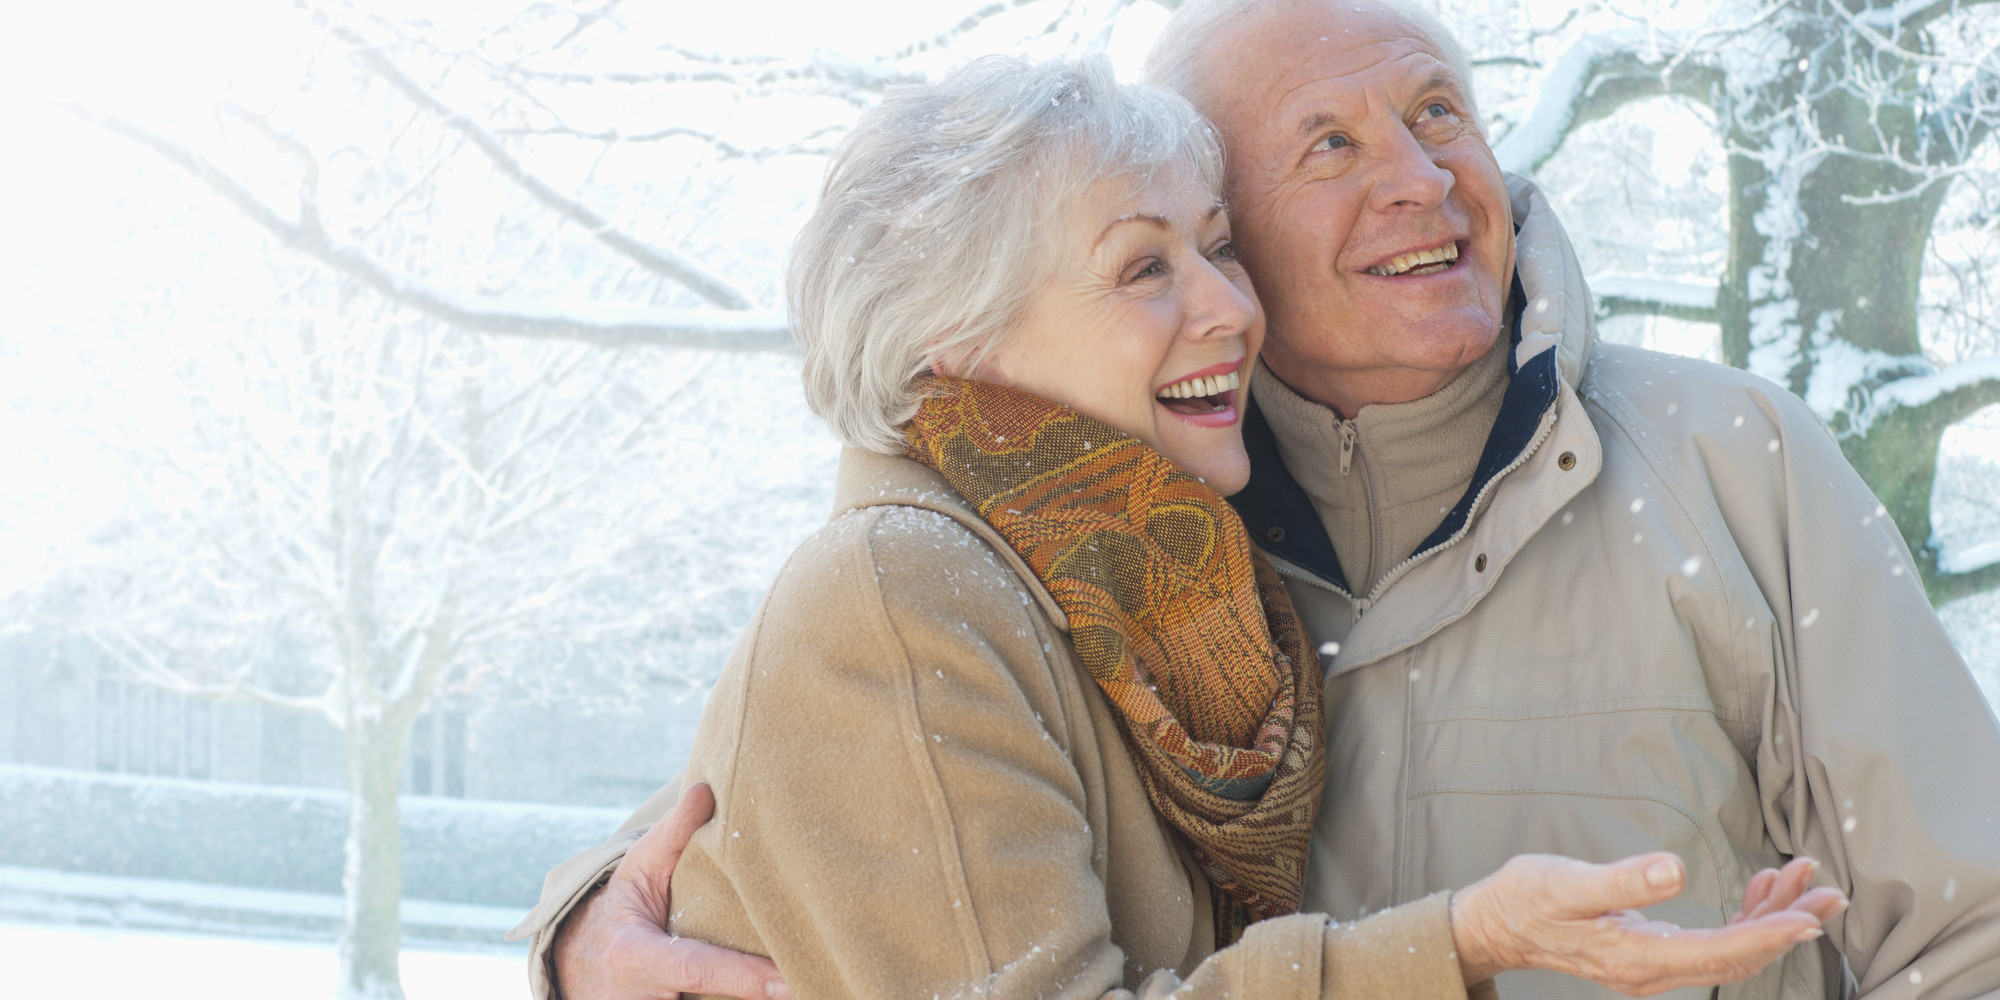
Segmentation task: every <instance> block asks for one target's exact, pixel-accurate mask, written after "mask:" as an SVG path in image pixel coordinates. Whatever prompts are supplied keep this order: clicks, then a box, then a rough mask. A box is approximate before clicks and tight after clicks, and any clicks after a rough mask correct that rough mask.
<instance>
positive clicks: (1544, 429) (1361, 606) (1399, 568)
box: [1271, 407, 1556, 621]
mask: <svg viewBox="0 0 2000 1000" xmlns="http://www.w3.org/2000/svg"><path fill="white" fill-rule="evenodd" d="M1555 427H1556V414H1555V408H1554V407H1550V409H1549V413H1548V415H1547V416H1544V417H1543V418H1542V425H1541V427H1540V428H1539V429H1537V430H1536V431H1535V436H1534V438H1532V439H1531V440H1529V442H1528V445H1527V447H1525V448H1522V449H1521V453H1520V454H1519V455H1516V456H1514V460H1513V461H1512V462H1509V463H1507V466H1506V467H1505V468H1503V469H1501V470H1500V471H1499V472H1496V473H1494V474H1493V477H1492V478H1490V479H1488V480H1486V485H1484V486H1481V487H1480V488H1479V492H1478V493H1476V494H1474V495H1473V497H1472V507H1471V509H1469V510H1467V511H1466V513H1465V525H1464V526H1463V527H1461V528H1459V529H1458V533H1457V534H1454V535H1452V536H1451V537H1450V538H1447V539H1445V540H1444V541H1442V542H1439V543H1437V544H1436V545H1434V546H1432V547H1431V548H1428V549H1425V550H1424V551H1422V552H1419V553H1417V554H1415V555H1413V556H1411V557H1410V558H1408V559H1405V560H1403V561H1402V562H1401V563H1399V564H1397V565H1396V567H1395V568H1394V569H1391V570H1390V571H1389V572H1388V573H1387V574H1385V575H1384V576H1383V577H1382V579H1380V580H1378V581H1376V582H1375V588H1374V589H1373V590H1371V591H1369V592H1368V596H1367V597H1356V596H1354V595H1353V594H1352V593H1350V592H1349V591H1348V590H1347V589H1346V588H1345V587H1340V586H1336V585H1335V584H1333V583H1331V582H1329V581H1328V580H1326V579H1325V578H1324V577H1321V576H1320V575H1319V574H1317V573H1312V572H1308V571H1305V570H1299V569H1293V568H1292V567H1291V566H1290V565H1289V564H1287V565H1282V566H1281V565H1276V564H1273V565H1272V567H1271V568H1272V569H1274V570H1277V572H1278V575H1279V576H1282V577H1284V578H1286V579H1288V580H1297V581H1299V582H1300V583H1305V584H1310V585H1312V586H1314V587H1318V588H1319V589H1321V590H1324V591H1328V592H1330V593H1334V594H1339V595H1340V596H1341V597H1342V598H1345V599H1346V601H1347V603H1348V604H1349V605H1350V606H1351V607H1353V608H1354V620H1355V621H1360V620H1361V616H1363V615H1365V614H1367V613H1368V609H1369V608H1372V607H1374V606H1375V601H1376V600H1377V599H1379V598H1380V597H1381V596H1382V591H1384V590H1386V589H1388V587H1389V584H1390V583H1392V582H1394V581H1395V579H1396V578H1397V577H1399V576H1401V575H1403V571H1404V570H1407V569H1409V568H1410V567H1411V566H1414V565H1416V564H1417V563H1419V562H1422V561H1423V560H1425V559H1428V558H1430V557H1431V556H1433V555H1435V554H1437V553H1439V552H1443V551H1444V550H1446V549H1448V548H1451V547H1452V546H1453V545H1456V544H1458V541H1459V539H1462V538H1464V537H1465V536H1466V535H1467V534H1469V533H1471V531H1472V521H1473V519H1474V518H1475V517H1477V516H1478V514H1479V508H1480V507H1481V506H1483V505H1484V504H1485V503H1486V496H1487V494H1489V493H1491V492H1493V485H1494V484H1495V483H1498V482H1499V481H1500V480H1502V479H1505V478H1507V475H1508V474H1509V473H1511V472H1513V471H1514V470H1515V469H1518V468H1520V467H1521V466H1522V465H1524V464H1526V463H1527V461H1528V459H1529V458H1530V457H1532V456H1533V455H1534V454H1535V452H1537V451H1540V450H1541V447H1542V444H1543V442H1546V441H1547V440H1548V439H1549V435H1550V434H1551V433H1553V432H1554V431H1555ZM1349 433H1350V432H1349V431H1348V429H1347V427H1346V425H1345V423H1343V425H1342V429H1341V439H1340V451H1341V454H1340V464H1341V469H1340V471H1341V474H1342V475H1345V474H1346V473H1347V459H1348V456H1349V454H1350V453H1351V452H1352V449H1353V444H1352V441H1351V439H1350V438H1349V437H1348V434H1349ZM1363 486H1364V487H1366V486H1367V481H1366V478H1365V477H1364V479H1363ZM1367 495H1368V510H1369V514H1370V516H1371V517H1372V516H1373V515H1374V510H1375V494H1374V491H1373V489H1372V488H1371V489H1367ZM1370 534H1371V535H1372V534H1373V532H1370Z"/></svg>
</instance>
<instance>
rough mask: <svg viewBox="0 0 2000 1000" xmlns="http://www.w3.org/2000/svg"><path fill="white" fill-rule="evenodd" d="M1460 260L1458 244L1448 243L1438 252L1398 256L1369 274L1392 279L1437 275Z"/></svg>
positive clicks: (1370, 269)
mask: <svg viewBox="0 0 2000 1000" xmlns="http://www.w3.org/2000/svg"><path fill="white" fill-rule="evenodd" d="M1457 259H1458V244H1456V243H1447V244H1445V245H1444V246H1441V247H1438V248H1437V249H1436V250H1419V251H1417V252H1416V253H1406V254H1397V255H1396V258H1395V259H1394V260H1391V261H1390V262H1389V263H1387V264H1383V265H1381V266H1380V267H1371V268H1369V269H1368V273H1369V274H1375V275H1381V276H1382V277H1385V278H1386V277H1390V276H1392V275H1398V274H1409V273H1411V272H1413V271H1414V272H1415V273H1418V274H1436V273H1437V272H1439V271H1442V270H1444V269H1445V268H1448V267H1450V266H1451V265H1452V262H1453V261H1456V260H1457Z"/></svg>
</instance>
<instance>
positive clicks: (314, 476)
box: [77, 282, 693, 997]
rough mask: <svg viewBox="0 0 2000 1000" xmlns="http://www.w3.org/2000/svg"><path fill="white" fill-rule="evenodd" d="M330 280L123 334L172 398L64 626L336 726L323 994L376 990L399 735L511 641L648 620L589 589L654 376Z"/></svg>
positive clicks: (628, 497)
mask: <svg viewBox="0 0 2000 1000" xmlns="http://www.w3.org/2000/svg"><path fill="white" fill-rule="evenodd" d="M327 285H328V283H326V282H318V283H309V284H308V285H306V286H305V287H301V288H300V289H298V290H297V291H296V292H295V293H294V296H293V308H291V309H288V310H286V311H287V312H289V313H292V314H293V315H291V316H287V317H284V318H283V319H280V320H276V321H272V322H265V323H253V324H249V325H248V327H249V328H248V329H246V330H244V331H241V332H239V333H237V334H235V335H234V336H233V337H231V338H230V342H229V347H230V348H232V349H231V350H228V351H217V350H215V349H214V345H207V346H205V347H204V349H202V350H201V351H199V352H198V353H187V352H179V351H177V350H175V349H172V348H169V347H166V346H161V345H151V346H149V345H147V344H143V343H135V344H133V345H132V350H134V351H135V352H139V353H141V354H144V355H145V356H147V357H148V359H149V360H151V361H153V362H156V363H157V364H159V365H160V367H161V368H162V369H163V370H165V371H168V372H171V373H173V374H172V375H171V376H170V377H171V378H172V379H173V381H174V383H175V385H174V387H173V393H172V394H173V395H174V396H175V397H177V398H178V399H180V400H181V401H182V404H183V406H184V407H185V409H184V410H180V411H179V412H160V411H149V412H148V413H147V414H146V415H145V418H144V420H143V422H133V423H130V424H127V425H126V426H125V427H124V428H123V431H122V433H121V434H119V435H118V436H117V437H115V438H113V439H112V443H113V444H114V445H115V446H116V447H118V448H119V449H121V451H122V452H123V453H124V455H125V456H126V459H127V465H128V467H129V468H131V469H132V470H134V473H135V477H136V478H138V479H139V480H140V481H141V482H142V483H143V484H144V485H143V488H142V489H140V490H139V491H137V497H138V502H137V504H136V508H135V509H134V511H133V512H132V514H131V515H130V516H129V517H128V518H126V519H124V520H123V521H122V522H121V526H120V527H119V528H118V529H117V530H116V531H115V532H112V533H110V534H108V535H107V537H105V538H104V539H103V545H102V546H101V547H100V550H99V555H98V558H97V563H98V567H97V572H96V573H95V574H93V575H92V576H91V579H93V581H94V582H95V584H96V585H97V587H98V588H99V599H98V600H97V601H94V602H92V604H94V606H93V607H89V608H87V609H85V612H84V613H83V614H81V615H79V616H78V618H77V625H78V627H79V628H80V629H81V630H82V631H83V632H85V633H86V634H87V635H89V636H91V637H92V638H93V639H95V640H96V641H97V642H98V643H99V645H101V646H102V647H103V648H104V649H106V650H107V651H109V652H110V653H112V654H113V655H114V656H116V657H117V658H118V659H119V660H120V661H122V662H123V663H124V664H125V665H126V666H127V667H129V669H130V670H131V672H132V673H133V674H134V675H135V676H136V677H138V678H140V679H142V680H145V681H148V682H150V683H153V684H156V685H159V686H161V687H163V688H167V689H169V690H173V691H178V692H182V693H187V694H195V695H206V696H211V697H216V698H222V699H229V700H238V701H247V702H255V703H261V704H266V705H273V706H278V707H281V708H286V709H291V710H296V711H300V712H306V713H311V714H314V715H318V716H321V717H323V718H325V719H326V720H327V721H329V722H331V723H332V724H333V725H334V726H335V727H336V728H337V729H338V730H340V731H341V732H342V733H343V735H344V740H345V748H346V749H345V760H346V779H347V787H348V791H349V794H350V801H351V803H352V805H351V808H350V812H349V820H348V836H347V859H346V870H345V871H346V873H345V877H344V880H343V881H344V884H345V886H346V896H347V911H346V919H345V921H344V923H343V928H342V937H341V942H340V957H341V977H342V992H343V995H346V996H353V997H390V996H400V995H401V989H400V986H399V984H398V976H397V952H398V948H399V945H400V939H401V926H400V920H399V917H398V906H399V900H400V896H401V891H400V887H401V875H400V872H401V869H400V848H399V835H398V805H397V794H398V792H399V790H400V782H401V770H402V764H403V751H404V746H405V743H406V742H407V738H408V736H409V733H410V730H411V727H412V725H413V723H414V722H415V721H416V719H417V718H418V716H419V715H420V714H422V712H423V711H424V708H425V707H426V705H427V704H428V703H429V702H430V700H431V699H432V697H433V696H434V695H435V694H437V693H439V692H440V691H442V690H444V689H446V688H447V687H452V686H457V687H459V688H465V687H467V686H470V685H472V684H476V683H478V682H480V681H485V682H491V681H492V680H493V679H494V677H493V676H492V675H494V674H495V673H496V672H505V671H509V670H532V669H534V668H535V665H534V664H531V663H523V662H521V660H522V659H523V657H522V656H521V655H519V652H518V647H521V646H522V645H524V644H527V643H530V642H535V643H538V644H539V646H540V647H542V648H545V647H546V645H547V644H548V642H549V641H550V640H551V639H554V640H556V641H563V640H569V641H592V640H601V639H603V638H604V637H606V636H617V635H621V634H629V633H632V632H634V631H635V630H638V629H641V628H643V627H644V625H645V623H646V621H647V620H648V615H647V613H646V611H645V605H644V603H642V602H639V601H622V602H621V601H607V600H604V599H603V593H604V591H605V589H606V588H605V587H604V585H603V584H604V581H605V578H607V577H611V576H614V575H615V574H617V573H618V572H619V569H620V564H621V560H623V559H625V558H627V557H628V556H629V554H630V553H631V552H632V550H633V548H634V546H636V545H639V544H641V543H643V542H645V541H647V540H648V539H649V538H650V537H651V536H652V529H653V528H654V527H655V526H656V525H657V524H658V523H660V521H661V516H662V508H663V507H667V506H670V505H669V504H665V503H663V502H662V501H661V499H660V498H659V497H658V496H657V495H656V494H655V493H653V492H652V491H649V490H646V489H644V488H638V487H635V486H634V480H635V479H636V480H639V481H643V480H644V479H645V478H647V476H648V475H657V474H658V473H659V471H660V469H661V464H662V463H661V461H660V460H661V458H662V449H661V446H660V440H661V435H660V418H661V417H662V415H663V413H664V412H665V410H666V408H667V404H666V403H665V402H664V400H665V399H668V398H671V395H672V394H671V392H670V391H668V390H670V389H671V388H672V387H671V386H660V387H658V390H659V391H657V392H655V391H641V390H640V389H639V388H637V387H635V385H634V383H633V381H632V379H631V378H630V377H629V376H630V373H631V371H632V369H633V366H632V365H631V364H629V363H628V362H629V359H627V358H625V357H624V356H622V355H621V354H620V353H617V352H608V351H603V350H600V349H595V348H591V347H587V346H581V345H574V344H563V343H559V342H529V341H515V342H503V343H490V342H486V341H483V340H481V339H480V338H479V337H477V336H476V335H471V334H466V333H459V332H454V331H451V330H448V329H445V328H442V327H440V326H439V325H438V324H436V323H434V322H432V321H429V320H427V319H423V318H417V319H414V320H412V319H399V318H397V317H395V316H393V315H388V316H385V315H383V314H382V310H381V309H380V308H371V303H370V302H369V301H368V300H367V297H366V296H365V295H364V294H363V293H361V292H360V290H359V289H357V288H354V287H353V286H351V285H349V286H348V287H347V289H346V290H342V289H341V288H339V287H338V283H334V287H332V288H328V287H327ZM310 299H321V300H322V301H321V303H320V307H319V308H317V309H312V310H307V309H305V308H303V302H301V301H300V300H310ZM357 299H358V300H359V301H357ZM692 374H693V373H688V374H687V375H684V376H683V377H691V375H692ZM668 513H670V511H669V512H668ZM585 587H595V588H596V589H597V591H598V594H597V595H596V596H597V599H596V600H592V601H579V600H577V599H576V597H577V595H578V594H579V592H580V591H581V590H582V589H583V588H585ZM627 592H628V593H629V594H632V595H635V596H636V595H639V594H641V593H642V589H641V588H639V587H636V586H634V587H628V588H627ZM273 646H275V648H270V647H273ZM259 647H265V648H259ZM599 680H600V681H605V680H609V681H613V682H616V681H619V680H620V679H619V678H600V679H599ZM623 680H624V681H626V682H629V681H630V680H631V678H629V677H627V678H624V679H623Z"/></svg>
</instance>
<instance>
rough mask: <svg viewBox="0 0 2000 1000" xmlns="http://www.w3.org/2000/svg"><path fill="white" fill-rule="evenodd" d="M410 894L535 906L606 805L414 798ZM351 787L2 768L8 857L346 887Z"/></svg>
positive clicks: (409, 825)
mask: <svg viewBox="0 0 2000 1000" xmlns="http://www.w3.org/2000/svg"><path fill="white" fill-rule="evenodd" d="M402 807H403V810H402V811H403V895H404V896H405V897H408V898H412V899H425V900H437V901H440V902H451V903H477V904H483V905H487V906H511V907H524V908H525V907H527V906H530V905H532V904H533V903H534V901H535V899H536V897H538V896H539V895H540V894H541V888H542V875H543V874H544V873H545V872H547V871H548V870H549V868H551V867H553V866H554V865H555V864H556V862H558V861H561V860H562V859H564V858H566V857H568V856H570V855H571V854H574V853H576V852H577V851H579V850H581V849H583V848H585V847H588V846H590V845H592V844H595V843H597V842H598V841H600V840H603V839H604V837H605V836H606V835H607V834H609V833H610V832H611V830H612V829H613V828H614V827H616V826H617V825H618V823H619V822H620V821H621V820H623V819H624V814H623V813H621V812H619V811H617V810H610V809H583V808H577V807H572V806H545V805H530V804H524V803H512V802H478V801H461V800H455V799H435V798H420V797H406V798H404V799H403V800H402ZM346 817H347V796H346V795H344V794H342V793H339V792H326V791H320V790H316V789H302V788H285V787H276V786H268V785H233V784H222V783H217V782H204V781H183V780H179V779H172V778H134V777H127V776H120V775H106V774H94V773H91V772H87V771H68V770H59V769H54V768H39V767H22V766H14V765H0V865H14V866H20V867H25V868H47V869H55V870H59V871H71V872H88V873H92V874H101V875H114V876H133V877H139V878H155V879H174V880H179V881H184V882H207V883H212V884H218V885H234V886H247V887H252V888H259V889H279V890H287V891H292V892H311V893H329V894H338V893H339V892H340V873H341V865H342V857H341V844H342V840H343V837H344V835H345V831H346Z"/></svg>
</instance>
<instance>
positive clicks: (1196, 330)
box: [1187, 261, 1257, 338]
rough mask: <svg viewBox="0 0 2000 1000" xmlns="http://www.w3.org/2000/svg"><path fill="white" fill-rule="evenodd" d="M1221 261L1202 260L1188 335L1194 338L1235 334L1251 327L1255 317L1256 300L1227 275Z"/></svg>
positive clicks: (1233, 335)
mask: <svg viewBox="0 0 2000 1000" xmlns="http://www.w3.org/2000/svg"><path fill="white" fill-rule="evenodd" d="M1224 266H1229V265H1222V266H1218V265H1216V264H1215V263H1214V262H1212V261H1204V262H1203V266H1202V267H1201V268H1200V272H1201V276H1200V278H1199V279H1198V282H1199V285H1198V287H1197V288H1196V290H1195V307H1194V308H1193V309H1192V310H1190V315H1189V321H1190V322H1189V323H1188V330H1187V332H1188V335H1189V336H1191V337H1196V338H1208V337H1235V336H1239V335H1241V334H1242V333H1243V332H1244V331H1245V330H1247V329H1249V328H1250V324H1251V323H1253V322H1255V321H1256V318H1257V303H1256V301H1255V300H1254V299H1252V298H1251V297H1250V293H1249V292H1246V291H1245V290H1244V289H1243V288H1242V287H1240V286H1239V285H1238V284H1237V283H1236V282H1234V281H1231V280H1230V277H1229V275H1227V274H1224V273H1223V270H1222V268H1223V267H1224Z"/></svg>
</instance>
